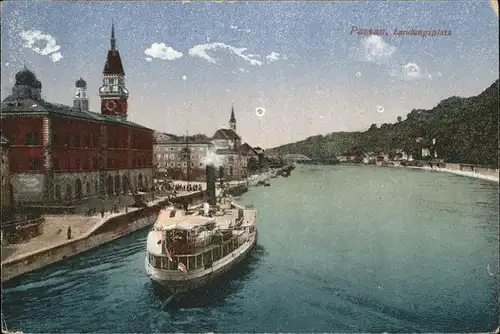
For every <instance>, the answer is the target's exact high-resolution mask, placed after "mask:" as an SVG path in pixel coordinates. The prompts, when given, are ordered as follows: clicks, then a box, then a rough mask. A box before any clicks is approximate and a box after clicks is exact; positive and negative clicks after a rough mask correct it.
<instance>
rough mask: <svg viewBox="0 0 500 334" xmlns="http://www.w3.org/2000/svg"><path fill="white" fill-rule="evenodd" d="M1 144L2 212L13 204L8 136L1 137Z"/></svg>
mask: <svg viewBox="0 0 500 334" xmlns="http://www.w3.org/2000/svg"><path fill="white" fill-rule="evenodd" d="M0 144H1V151H2V152H1V155H2V163H1V174H2V189H1V194H0V200H1V202H2V203H1V208H2V213H4V212H6V211H7V208H9V207H10V204H11V197H12V194H11V188H10V171H9V150H10V145H9V141H8V140H7V138H5V137H4V136H1V137H0Z"/></svg>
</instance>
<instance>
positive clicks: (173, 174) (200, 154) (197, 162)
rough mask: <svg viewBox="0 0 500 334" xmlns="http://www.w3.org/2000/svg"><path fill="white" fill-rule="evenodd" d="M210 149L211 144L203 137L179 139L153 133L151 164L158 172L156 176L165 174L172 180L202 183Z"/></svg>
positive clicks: (211, 147) (173, 136) (169, 135)
mask: <svg viewBox="0 0 500 334" xmlns="http://www.w3.org/2000/svg"><path fill="white" fill-rule="evenodd" d="M212 149H213V144H212V143H211V141H210V140H209V139H208V138H207V137H205V136H203V135H195V136H190V137H188V136H184V137H181V136H175V135H172V134H167V133H160V132H155V134H154V156H153V164H154V166H155V167H156V170H157V172H158V173H157V174H156V176H157V177H160V176H163V175H164V174H165V173H166V175H167V177H168V178H170V179H173V180H185V181H198V182H204V181H205V163H206V158H207V157H208V155H209V152H210V151H211V150H212ZM188 166H189V168H188Z"/></svg>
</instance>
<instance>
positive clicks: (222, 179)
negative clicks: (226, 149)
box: [219, 166, 224, 187]
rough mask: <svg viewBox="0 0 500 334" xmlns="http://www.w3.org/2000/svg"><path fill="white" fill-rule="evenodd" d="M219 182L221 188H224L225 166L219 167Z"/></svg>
mask: <svg viewBox="0 0 500 334" xmlns="http://www.w3.org/2000/svg"><path fill="white" fill-rule="evenodd" d="M219 182H220V186H221V187H223V186H224V167H223V166H220V167H219Z"/></svg>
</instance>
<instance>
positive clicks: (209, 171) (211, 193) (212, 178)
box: [205, 165, 217, 205]
mask: <svg viewBox="0 0 500 334" xmlns="http://www.w3.org/2000/svg"><path fill="white" fill-rule="evenodd" d="M205 174H206V181H207V192H206V195H207V202H208V204H210V205H215V204H216V203H217V197H216V196H215V184H216V182H217V168H215V166H213V165H207V166H206V167H205Z"/></svg>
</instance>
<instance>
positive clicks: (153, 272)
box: [145, 166, 257, 294]
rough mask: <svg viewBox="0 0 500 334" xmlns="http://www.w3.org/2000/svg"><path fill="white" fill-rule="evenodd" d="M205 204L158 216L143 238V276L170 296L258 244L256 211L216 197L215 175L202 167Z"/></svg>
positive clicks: (224, 193)
mask: <svg viewBox="0 0 500 334" xmlns="http://www.w3.org/2000/svg"><path fill="white" fill-rule="evenodd" d="M206 173H207V197H208V201H207V202H205V203H203V204H201V205H199V206H197V207H193V208H188V207H187V206H186V207H185V208H184V209H181V210H179V209H176V208H173V207H170V208H166V209H164V210H162V211H161V212H160V214H159V216H158V218H157V220H156V222H155V224H154V225H153V227H152V228H151V230H150V231H149V233H148V237H147V255H146V259H145V266H146V272H147V273H148V275H149V276H150V278H151V279H152V280H153V281H154V282H155V283H158V284H160V285H161V286H163V287H165V288H166V289H168V290H170V292H172V293H173V294H178V293H181V292H185V291H189V290H193V289H196V288H199V287H201V286H203V285H205V284H206V283H208V282H210V281H211V280H213V279H214V278H216V277H217V276H219V275H221V274H223V273H224V272H226V271H228V270H229V269H230V268H232V267H233V266H234V265H236V264H237V263H239V262H240V261H241V260H243V259H244V258H245V256H246V255H247V254H248V253H249V251H250V250H251V249H252V248H253V246H254V245H255V244H256V241H257V228H256V210H255V209H254V208H253V206H241V205H238V204H236V203H234V201H233V200H232V197H231V196H230V195H229V194H228V193H227V188H224V187H222V188H220V189H219V191H220V194H219V196H218V198H217V197H216V186H215V183H216V179H217V170H216V169H215V167H213V166H207V167H206Z"/></svg>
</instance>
